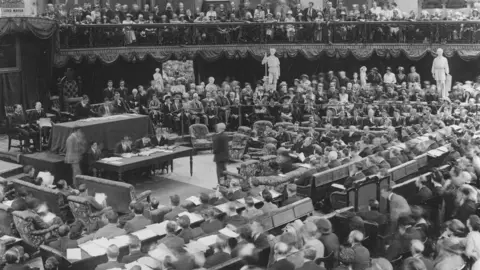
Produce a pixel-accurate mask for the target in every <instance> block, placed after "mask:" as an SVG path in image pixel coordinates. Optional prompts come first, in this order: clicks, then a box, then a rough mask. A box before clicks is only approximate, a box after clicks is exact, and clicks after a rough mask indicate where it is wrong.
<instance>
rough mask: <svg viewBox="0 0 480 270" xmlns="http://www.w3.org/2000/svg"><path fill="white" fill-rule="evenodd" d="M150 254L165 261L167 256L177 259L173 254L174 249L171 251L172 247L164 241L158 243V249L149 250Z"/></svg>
mask: <svg viewBox="0 0 480 270" xmlns="http://www.w3.org/2000/svg"><path fill="white" fill-rule="evenodd" d="M148 255H150V257H152V258H154V259H155V260H158V261H164V260H165V257H167V256H170V257H172V259H173V260H176V257H175V256H174V255H173V253H172V251H170V249H168V248H167V246H165V244H163V243H162V244H160V245H158V246H157V248H156V249H154V250H151V251H149V252H148Z"/></svg>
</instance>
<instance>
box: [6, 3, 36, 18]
mask: <svg viewBox="0 0 480 270" xmlns="http://www.w3.org/2000/svg"><path fill="white" fill-rule="evenodd" d="M36 4H37V1H36V0H0V17H31V16H37V8H36Z"/></svg>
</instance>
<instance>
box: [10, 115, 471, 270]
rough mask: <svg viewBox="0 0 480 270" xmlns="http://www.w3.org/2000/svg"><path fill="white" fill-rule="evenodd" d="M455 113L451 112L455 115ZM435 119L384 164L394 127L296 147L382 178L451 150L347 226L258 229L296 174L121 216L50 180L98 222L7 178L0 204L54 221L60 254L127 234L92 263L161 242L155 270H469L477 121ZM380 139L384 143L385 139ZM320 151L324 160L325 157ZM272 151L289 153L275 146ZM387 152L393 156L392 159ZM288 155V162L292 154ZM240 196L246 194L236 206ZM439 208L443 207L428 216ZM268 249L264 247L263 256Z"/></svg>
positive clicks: (17, 259) (15, 257)
mask: <svg viewBox="0 0 480 270" xmlns="http://www.w3.org/2000/svg"><path fill="white" fill-rule="evenodd" d="M453 117H454V118H455V119H458V118H459V117H460V116H459V115H458V116H453ZM432 118H433V120H432V122H430V124H429V126H428V128H429V131H428V132H427V131H425V132H421V130H420V129H419V130H416V131H415V132H414V133H415V134H408V135H407V136H406V137H409V138H414V137H417V136H418V135H421V134H425V133H429V134H433V135H429V139H430V140H431V141H432V143H430V144H429V145H420V146H419V145H416V146H415V147H413V145H411V144H410V143H409V142H407V143H406V145H407V148H406V149H405V151H404V152H395V151H397V150H395V149H391V150H390V151H391V157H390V158H391V160H388V161H386V160H384V159H383V157H381V156H379V155H376V153H378V152H379V151H381V150H380V149H382V150H383V149H384V148H385V149H389V148H392V146H395V145H398V144H400V142H399V141H398V139H397V136H398V134H397V133H396V132H394V133H392V134H389V135H388V136H387V135H381V137H378V138H377V137H376V138H373V139H372V140H371V141H373V142H374V143H373V144H370V138H369V136H364V138H363V139H362V140H359V141H353V142H352V144H351V145H350V146H347V145H346V144H345V143H344V142H343V141H342V139H341V138H337V139H335V140H331V141H329V140H324V141H322V142H320V143H319V146H320V145H323V146H324V148H323V149H321V146H320V148H319V147H316V148H317V149H318V150H319V151H318V152H317V151H313V152H312V151H307V150H306V149H307V148H308V146H309V145H305V144H311V143H312V140H310V139H308V140H307V139H305V140H304V141H301V144H302V146H301V147H300V149H302V150H300V152H301V151H305V152H304V154H305V156H306V157H308V158H307V159H306V161H304V162H305V163H310V164H311V165H312V166H315V167H318V168H333V167H335V166H338V165H339V164H341V162H343V161H345V160H347V161H355V160H357V159H358V157H359V156H368V157H369V160H370V163H372V164H371V165H372V166H373V165H375V166H377V170H376V171H375V172H372V173H370V174H369V175H370V176H375V175H378V176H384V175H385V171H384V170H379V169H378V168H381V169H386V168H389V167H393V166H395V165H394V164H397V165H398V164H399V163H400V164H401V163H402V162H405V161H408V160H411V159H412V157H415V155H418V154H421V153H425V152H427V149H435V148H436V147H438V146H441V145H446V143H447V142H448V143H449V144H450V145H449V146H448V149H449V152H448V156H447V157H446V159H445V160H444V161H443V163H444V164H449V165H450V166H451V168H450V169H448V170H446V171H440V170H437V169H436V168H433V169H431V171H432V174H433V178H432V182H433V184H431V183H427V181H426V179H425V178H423V177H420V178H419V179H418V180H417V182H416V183H415V184H416V193H415V194H411V196H412V197H403V196H402V195H399V194H396V193H395V189H394V188H393V189H392V186H394V184H395V183H392V184H390V187H384V188H382V189H381V192H380V195H381V197H382V198H383V200H386V201H388V202H389V204H388V205H389V206H388V208H387V211H384V210H380V209H381V207H379V201H378V199H377V198H375V194H372V195H371V196H372V199H371V201H370V205H369V208H368V209H359V212H356V213H355V212H346V213H344V214H345V215H346V216H347V217H348V224H343V225H347V227H348V228H349V229H348V231H344V230H342V229H341V227H342V226H338V227H337V226H335V227H334V226H333V225H332V222H333V221H331V219H329V218H326V217H322V214H319V215H317V214H316V215H314V216H312V217H308V218H307V219H305V220H295V221H294V222H292V223H290V224H288V225H287V226H286V227H284V228H283V230H281V231H280V232H276V229H277V228H275V229H274V230H269V231H266V230H265V228H264V224H263V223H262V222H259V221H258V220H257V218H259V217H262V216H263V215H265V214H267V215H268V214H270V213H275V211H276V209H277V208H279V207H284V206H288V205H292V204H295V203H296V202H298V201H299V200H301V196H300V195H299V194H297V184H299V181H300V180H301V179H293V181H292V182H288V183H278V182H268V183H260V182H258V181H256V180H255V179H257V178H251V179H249V180H238V179H235V178H233V179H231V178H228V181H226V182H225V184H224V185H222V186H219V187H218V188H217V190H216V191H215V192H214V193H212V194H206V193H202V194H200V195H199V198H198V202H197V203H194V202H192V201H191V199H189V200H185V201H184V202H182V201H181V199H180V197H179V196H178V195H172V196H171V197H170V205H169V206H160V204H159V201H158V199H155V198H151V199H150V200H149V202H146V203H141V202H135V201H134V202H132V203H131V204H130V212H129V213H126V214H123V215H119V214H118V213H116V212H115V211H113V210H111V208H109V207H107V205H106V204H101V203H99V202H98V201H97V200H96V199H95V198H94V197H93V196H92V195H91V194H90V193H89V192H88V189H87V188H86V186H85V185H84V184H81V185H79V186H78V189H73V188H71V187H69V186H68V185H67V184H66V182H65V181H63V180H60V181H58V183H55V188H56V189H58V190H59V191H61V193H62V194H64V195H66V196H69V195H78V196H81V197H84V198H86V199H87V201H88V203H89V204H90V206H91V208H92V209H93V210H94V211H95V212H99V213H100V214H101V216H102V217H103V218H102V219H99V220H98V221H97V222H96V223H95V224H89V226H90V227H89V228H86V224H84V223H83V222H81V221H80V220H74V219H72V217H71V216H69V215H68V214H67V215H64V216H62V217H60V216H57V215H55V214H53V213H52V212H50V211H49V209H48V208H47V207H46V206H45V203H44V202H42V201H40V200H39V199H38V198H36V197H35V194H32V193H29V192H27V191H26V190H25V189H23V188H16V189H15V190H11V189H12V186H11V185H9V183H8V182H7V181H5V182H3V184H2V190H3V191H2V201H3V203H8V204H10V205H11V208H12V209H13V210H14V211H19V212H25V213H28V214H29V215H31V216H32V222H33V226H34V228H35V229H39V230H40V229H44V230H45V229H48V228H52V227H55V228H57V229H56V230H53V231H52V232H51V233H47V235H46V241H45V244H48V245H49V246H51V247H53V248H55V249H56V250H58V251H59V252H61V253H63V254H65V252H66V250H67V249H69V248H75V247H78V246H79V245H81V244H83V243H86V242H88V241H91V240H95V239H100V238H107V239H111V238H114V237H117V236H121V235H129V253H128V254H126V255H125V254H121V252H120V248H119V247H118V246H115V245H111V246H109V247H108V249H107V250H106V256H107V257H108V261H107V262H105V263H102V264H99V265H97V266H96V269H112V268H120V269H125V265H126V264H129V263H131V262H135V261H137V260H139V258H142V257H147V256H149V254H148V252H149V251H152V250H156V249H158V248H159V247H162V248H163V247H166V248H167V249H168V250H169V252H170V255H168V256H166V257H165V258H162V259H159V261H158V265H157V268H156V269H182V270H188V269H206V268H210V267H213V266H215V265H219V264H221V263H225V262H227V261H228V260H230V259H233V258H241V261H242V263H243V264H244V265H245V266H244V268H243V269H264V268H262V267H267V269H278V270H289V269H292V270H293V269H325V268H328V269H337V270H340V269H354V270H365V269H372V270H391V269H393V267H395V268H398V267H402V268H403V269H405V270H410V269H415V270H424V269H425V270H430V269H435V270H451V269H468V268H470V267H471V268H472V269H476V267H478V263H477V260H478V256H477V253H476V252H477V251H476V247H477V246H478V245H480V243H477V242H478V241H479V239H478V237H477V236H478V231H479V230H480V218H479V217H478V216H477V215H476V211H477V207H478V203H479V202H478V195H479V191H478V189H477V186H476V183H478V177H479V175H478V173H479V172H480V156H479V153H480V141H479V140H478V139H477V138H476V137H475V136H474V133H475V131H476V126H477V124H478V123H477V120H476V119H471V120H469V121H471V123H467V122H460V124H459V125H460V126H461V128H460V129H458V128H452V127H450V126H446V124H445V123H444V121H443V118H439V117H438V116H437V115H432ZM407 128H408V127H407ZM440 131H442V132H440ZM271 132H273V131H271ZM417 132H418V133H417ZM309 133H310V131H307V132H306V133H305V135H302V136H306V137H305V138H312V136H310V135H309ZM302 134H303V133H302ZM386 138H390V139H391V141H388V140H387V141H386ZM407 139H408V138H407ZM432 145H435V146H432ZM293 147H296V146H293ZM280 152H281V151H280ZM411 152H414V153H411ZM302 153H303V152H302ZM324 154H325V155H326V158H328V160H326V159H325V158H324V157H323V155H324ZM278 157H285V158H287V157H286V156H282V154H281V153H280V155H279V156H278ZM288 157H292V156H290V155H288ZM338 157H341V158H342V159H341V160H340V159H339V158H338ZM337 159H338V160H337ZM393 159H398V160H399V161H397V162H393V161H392V160H393ZM279 160H281V159H279ZM319 160H320V161H319ZM293 162H295V160H293V161H292V160H291V161H290V163H293ZM279 165H283V163H281V162H280V164H278V163H277V164H276V165H275V163H273V164H272V165H271V166H272V167H274V168H276V169H277V171H278V170H280V168H279ZM358 169H359V170H358V173H363V171H362V172H360V170H362V169H363V168H358ZM25 173H26V176H25V177H26V180H28V179H36V176H35V169H34V168H31V167H28V168H25ZM357 176H358V175H357V174H356V173H355V174H354V175H351V178H353V179H350V180H351V181H353V182H355V181H356V180H359V179H361V178H362V177H358V178H357ZM300 178H301V177H300ZM35 183H36V184H39V185H42V181H37V180H35ZM301 184H302V185H305V183H301ZM279 186H282V189H280V190H279V189H277V187H279ZM49 188H52V187H51V186H50V187H49ZM272 189H275V190H276V191H277V193H276V194H278V192H279V193H280V196H279V197H276V198H273V194H275V193H274V192H273V190H272ZM404 196H405V195H404ZM409 196H410V195H409ZM434 196H440V197H441V198H442V203H441V205H434V207H433V208H431V206H429V205H425V204H424V202H425V201H427V200H429V199H431V198H433V197H434ZM238 199H244V201H243V203H242V206H241V207H240V208H239V205H238V204H237V202H238V201H237V200H238ZM256 200H258V201H256ZM220 205H226V207H225V208H222V209H224V210H219V208H218V207H216V206H220ZM440 206H441V208H440ZM382 211H383V212H382ZM436 211H439V212H440V213H441V214H440V215H433V213H434V212H436ZM183 212H190V213H191V214H192V215H193V214H196V215H197V216H200V217H201V219H202V220H203V221H200V222H199V221H195V222H192V221H191V220H190V216H189V215H184V214H182V213H183ZM180 214H181V215H180ZM164 221H167V222H166V223H165V230H166V236H165V237H163V238H162V239H160V240H158V241H156V242H155V243H153V244H148V245H145V244H142V241H141V240H140V239H139V237H138V236H136V235H135V234H134V233H135V232H137V231H140V230H142V229H144V228H145V227H146V226H148V225H150V224H154V223H161V222H164ZM344 222H345V221H344ZM367 223H377V224H378V225H385V227H386V228H385V231H384V232H382V233H383V234H382V235H383V236H382V241H383V242H376V243H377V245H376V246H375V248H372V247H370V246H369V248H366V247H365V246H364V245H366V240H367V238H368V237H367V234H368V230H367V229H366V226H367V225H366V224H367ZM439 224H443V226H439ZM223 228H227V229H229V230H232V231H235V232H236V233H238V235H239V236H238V238H229V237H223V235H220V234H219V237H217V238H216V243H215V244H214V245H213V252H212V251H211V250H210V251H207V252H205V253H203V252H195V251H193V250H192V249H190V248H187V246H185V245H188V243H189V242H190V241H192V240H195V239H198V237H202V236H206V235H211V234H215V233H218V231H219V230H221V229H223ZM87 230H88V233H87ZM379 239H380V238H379ZM378 243H380V244H378ZM4 244H5V243H4ZM5 249H6V248H5ZM5 249H3V252H4V255H3V256H2V260H3V263H4V264H5V265H6V266H5V268H4V269H17V268H15V267H22V265H23V264H24V261H25V259H22V258H23V257H24V255H22V252H20V251H19V250H18V247H11V248H9V249H7V250H5ZM265 250H267V251H268V250H269V252H268V253H265ZM150 254H153V253H150ZM267 254H268V255H267ZM153 259H155V258H153ZM59 261H61V259H60V258H57V257H55V256H53V257H51V258H49V259H48V260H47V261H46V263H47V262H48V264H49V267H51V266H50V265H53V268H48V269H55V266H56V267H58V264H59ZM23 267H24V266H23ZM19 269H28V268H27V267H24V268H19ZM131 269H135V270H136V269H137V268H134V267H132V268H131Z"/></svg>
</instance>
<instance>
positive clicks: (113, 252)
mask: <svg viewBox="0 0 480 270" xmlns="http://www.w3.org/2000/svg"><path fill="white" fill-rule="evenodd" d="M119 254H120V251H119V250H118V247H117V246H115V245H110V246H109V247H108V248H107V258H108V262H106V263H102V264H99V265H98V266H97V267H95V270H108V269H112V268H120V269H123V268H124V267H125V264H124V263H119V262H118V261H117V259H118V255H119Z"/></svg>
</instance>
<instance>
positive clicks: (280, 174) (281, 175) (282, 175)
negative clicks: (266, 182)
mask: <svg viewBox="0 0 480 270" xmlns="http://www.w3.org/2000/svg"><path fill="white" fill-rule="evenodd" d="M278 176H280V177H285V176H286V175H285V174H283V173H279V174H278Z"/></svg>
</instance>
